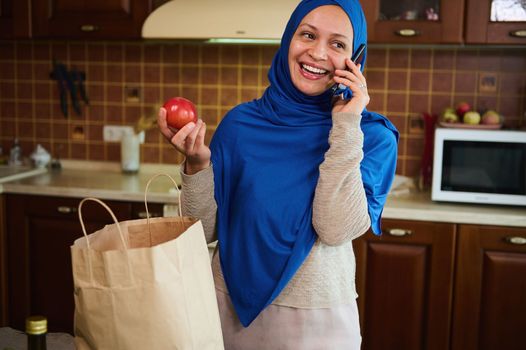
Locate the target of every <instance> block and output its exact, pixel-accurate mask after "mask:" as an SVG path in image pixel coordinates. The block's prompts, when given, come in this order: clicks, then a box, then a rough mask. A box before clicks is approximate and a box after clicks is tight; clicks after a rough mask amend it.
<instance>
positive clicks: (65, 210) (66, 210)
mask: <svg viewBox="0 0 526 350" xmlns="http://www.w3.org/2000/svg"><path fill="white" fill-rule="evenodd" d="M57 211H58V212H59V213H61V214H71V213H75V212H76V211H77V208H75V207H68V206H65V205H61V206H58V207H57Z"/></svg>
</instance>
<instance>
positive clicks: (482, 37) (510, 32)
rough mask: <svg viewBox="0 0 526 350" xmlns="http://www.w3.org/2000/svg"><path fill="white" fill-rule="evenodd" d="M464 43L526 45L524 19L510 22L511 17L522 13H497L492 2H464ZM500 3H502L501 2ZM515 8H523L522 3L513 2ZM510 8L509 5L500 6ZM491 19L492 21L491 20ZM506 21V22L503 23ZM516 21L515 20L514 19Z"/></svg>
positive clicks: (477, 0) (479, 0) (472, 0)
mask: <svg viewBox="0 0 526 350" xmlns="http://www.w3.org/2000/svg"><path fill="white" fill-rule="evenodd" d="M466 1H467V16H466V42H467V43H470V44H522V45H524V44H526V19H524V18H523V19H522V20H520V21H510V19H513V18H512V17H506V16H509V15H512V16H515V15H516V14H518V13H524V10H523V11H520V10H518V11H514V10H513V9H508V10H505V12H500V13H499V12H498V11H499V9H498V8H496V7H495V8H494V13H493V14H492V0H466ZM501 3H502V2H501ZM511 3H514V5H515V6H519V7H520V6H521V4H522V6H524V1H522V2H521V1H515V2H511ZM501 6H510V4H509V3H508V4H506V5H501ZM502 9H503V8H502ZM492 18H493V20H492ZM505 19H507V20H508V21H504V20H505ZM515 19H516V18H515Z"/></svg>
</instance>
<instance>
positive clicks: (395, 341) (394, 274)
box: [354, 220, 455, 350]
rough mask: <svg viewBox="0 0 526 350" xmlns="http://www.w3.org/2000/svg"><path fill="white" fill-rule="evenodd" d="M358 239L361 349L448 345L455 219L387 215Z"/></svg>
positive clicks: (357, 275) (442, 346)
mask: <svg viewBox="0 0 526 350" xmlns="http://www.w3.org/2000/svg"><path fill="white" fill-rule="evenodd" d="M382 226H383V228H384V234H383V235H382V236H374V235H373V234H372V233H367V234H366V235H365V236H362V237H360V238H359V239H357V240H356V241H355V242H354V248H355V252H356V260H357V262H356V264H357V273H356V282H357V290H358V295H359V297H358V306H359V309H360V319H361V326H362V336H363V347H362V349H367V350H376V349H404V350H411V349H447V348H448V346H449V333H450V330H449V329H450V312H451V303H452V293H453V291H452V288H453V283H452V280H453V260H454V246H455V225H453V224H441V223H427V222H416V221H405V220H384V221H383V225H382Z"/></svg>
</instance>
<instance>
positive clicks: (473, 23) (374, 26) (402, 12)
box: [362, 0, 526, 45]
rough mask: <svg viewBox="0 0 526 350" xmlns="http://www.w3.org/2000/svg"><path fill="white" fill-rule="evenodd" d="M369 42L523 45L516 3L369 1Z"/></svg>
mask: <svg viewBox="0 0 526 350" xmlns="http://www.w3.org/2000/svg"><path fill="white" fill-rule="evenodd" d="M362 6H363V9H364V12H365V15H366V17H367V23H368V30H369V41H370V42H372V43H405V44H460V43H466V44H519V45H520V44H526V3H525V2H524V1H518V0H464V1H462V0H402V1H392V0H368V1H363V2H362Z"/></svg>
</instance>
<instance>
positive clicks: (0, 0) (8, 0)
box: [0, 0, 31, 39]
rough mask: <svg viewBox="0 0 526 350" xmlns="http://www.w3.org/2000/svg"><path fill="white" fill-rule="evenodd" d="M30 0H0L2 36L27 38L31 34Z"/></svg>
mask: <svg viewBox="0 0 526 350" xmlns="http://www.w3.org/2000/svg"><path fill="white" fill-rule="evenodd" d="M30 8H31V7H30V6H29V0H16V1H15V0H0V38H1V39H11V38H27V37H29V36H30V34H31V32H30V31H31V25H30V18H31V17H30V16H29V11H30Z"/></svg>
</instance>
